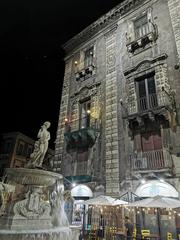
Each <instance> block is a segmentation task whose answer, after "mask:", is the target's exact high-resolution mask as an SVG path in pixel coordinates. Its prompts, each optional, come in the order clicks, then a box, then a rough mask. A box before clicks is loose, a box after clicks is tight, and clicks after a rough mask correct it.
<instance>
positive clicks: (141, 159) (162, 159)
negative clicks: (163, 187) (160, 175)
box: [129, 149, 172, 171]
mask: <svg viewBox="0 0 180 240" xmlns="http://www.w3.org/2000/svg"><path fill="white" fill-rule="evenodd" d="M129 165H130V167H131V169H132V170H134V171H141V170H162V169H166V168H172V158H171V155H170V153H169V152H168V151H167V150H165V149H159V150H153V151H148V152H138V153H134V154H131V155H130V157H129Z"/></svg>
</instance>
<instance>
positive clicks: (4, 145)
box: [0, 132, 54, 178]
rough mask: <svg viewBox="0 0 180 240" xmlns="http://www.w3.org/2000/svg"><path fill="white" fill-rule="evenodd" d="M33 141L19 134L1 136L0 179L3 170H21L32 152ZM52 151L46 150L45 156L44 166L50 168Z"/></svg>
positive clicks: (12, 133)
mask: <svg viewBox="0 0 180 240" xmlns="http://www.w3.org/2000/svg"><path fill="white" fill-rule="evenodd" d="M34 143H35V140H33V139H32V138H30V137H28V136H26V135H25V134H23V133H21V132H9V133H3V134H1V139H0V178H1V177H2V176H3V173H4V170H5V168H9V167H10V168H21V167H24V165H25V164H26V163H27V161H28V159H29V157H30V154H31V153H32V152H33V150H34ZM53 157H54V150H52V149H51V148H48V151H47V153H46V156H45V164H46V166H47V167H48V168H52V166H51V161H52V158H53Z"/></svg>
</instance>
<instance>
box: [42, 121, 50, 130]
mask: <svg viewBox="0 0 180 240" xmlns="http://www.w3.org/2000/svg"><path fill="white" fill-rule="evenodd" d="M43 125H44V126H46V128H47V129H48V128H49V127H50V126H51V123H50V122H48V121H47V122H44V124H43Z"/></svg>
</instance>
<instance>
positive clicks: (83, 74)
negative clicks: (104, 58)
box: [75, 65, 95, 81]
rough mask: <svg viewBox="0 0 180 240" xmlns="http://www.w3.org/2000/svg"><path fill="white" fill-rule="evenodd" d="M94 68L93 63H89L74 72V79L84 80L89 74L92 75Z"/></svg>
mask: <svg viewBox="0 0 180 240" xmlns="http://www.w3.org/2000/svg"><path fill="white" fill-rule="evenodd" d="M94 68H95V67H94V65H90V66H87V67H85V68H84V69H83V70H81V71H78V72H76V74H75V78H76V81H79V80H81V81H84V80H86V79H87V78H89V77H90V76H92V75H93V73H94Z"/></svg>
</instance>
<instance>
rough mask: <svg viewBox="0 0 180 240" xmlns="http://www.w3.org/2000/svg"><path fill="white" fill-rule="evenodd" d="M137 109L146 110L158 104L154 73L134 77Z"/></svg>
mask: <svg viewBox="0 0 180 240" xmlns="http://www.w3.org/2000/svg"><path fill="white" fill-rule="evenodd" d="M136 89H137V95H138V107H139V111H141V112H142V111H146V110H148V109H153V108H155V107H157V106H158V102H157V95H156V86H155V80H154V75H149V76H147V77H145V78H140V79H136Z"/></svg>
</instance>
